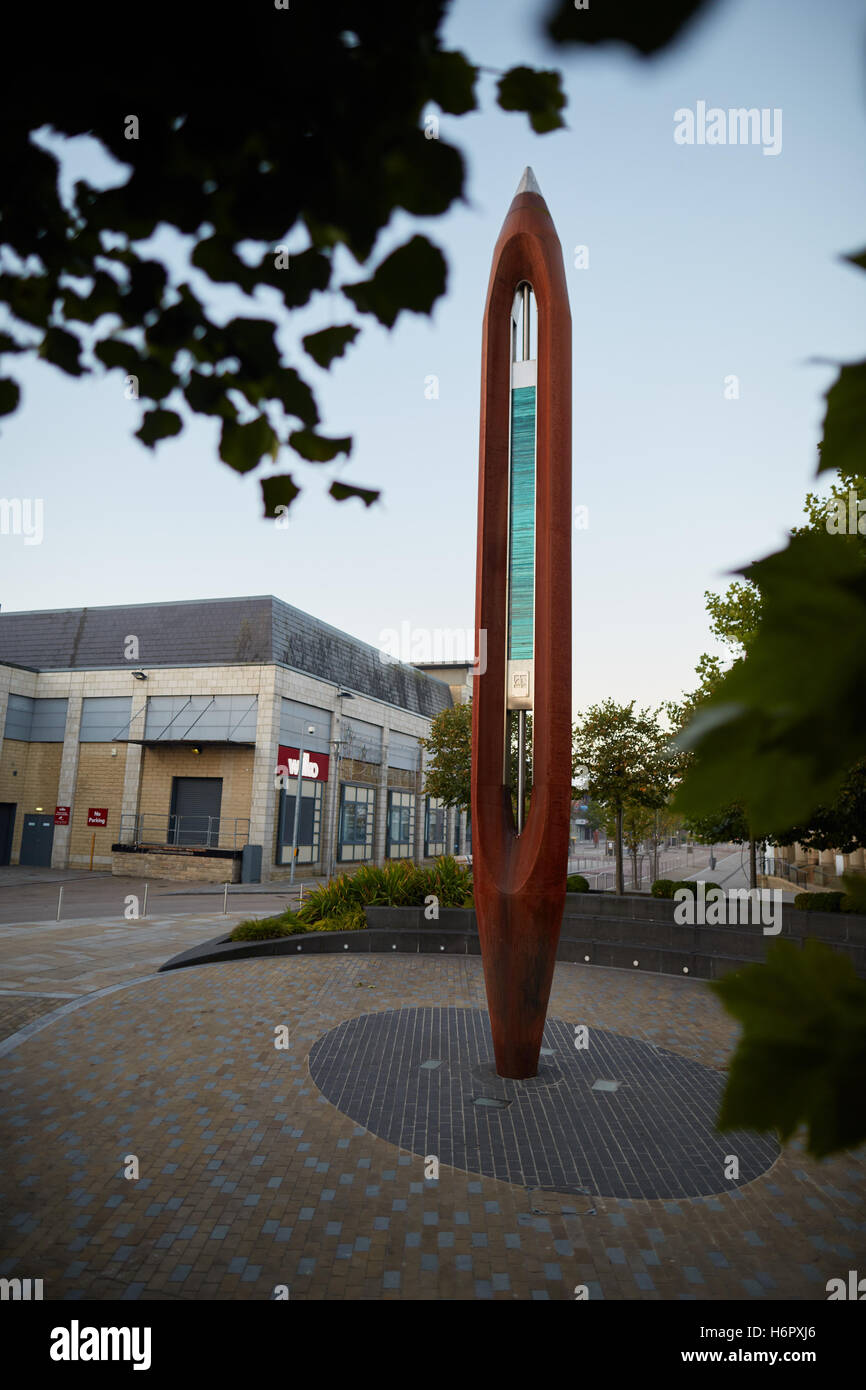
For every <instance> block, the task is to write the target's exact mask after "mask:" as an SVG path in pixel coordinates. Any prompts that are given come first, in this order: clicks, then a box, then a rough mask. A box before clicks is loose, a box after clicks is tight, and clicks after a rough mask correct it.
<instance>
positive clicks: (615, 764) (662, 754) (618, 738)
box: [572, 699, 672, 894]
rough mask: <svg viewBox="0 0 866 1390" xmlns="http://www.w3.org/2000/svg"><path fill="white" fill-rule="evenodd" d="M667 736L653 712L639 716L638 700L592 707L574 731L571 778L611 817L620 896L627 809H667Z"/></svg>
mask: <svg viewBox="0 0 866 1390" xmlns="http://www.w3.org/2000/svg"><path fill="white" fill-rule="evenodd" d="M668 741H669V740H668V738H667V736H666V735H665V734H664V733H663V732H662V730H661V728H660V725H659V723H658V719H657V716H656V715H655V714H654V713H653V712H652V711H650V710H647V709H645V710H641V711H640V712H639V713H635V709H634V700H632V701H631V702H630V704H627V705H618V704H617V703H616V701H614V700H610V699H608V700H604V701H603V702H602V703H601V704H600V705H592V706H591V707H590V708H589V709H588V710H587V711H586V713H585V714H584V716H583V718H582V719H580V720H579V721H578V722H577V723H576V724H575V726H574V734H573V750H572V777H573V779H575V780H577V778H578V777H580V785H584V786H585V787H586V790H587V792H588V794H589V795H590V796H591V797H592V798H593V799H594V800H596V801H599V802H601V803H602V804H603V805H604V806H605V807H606V809H607V811H608V813H609V814H610V816H611V817H612V820H613V826H614V838H615V844H616V891H617V893H618V894H622V893H623V892H624V882H623V834H624V829H623V825H624V818H625V815H626V811H627V810H628V809H635V808H637V807H643V808H651V807H655V806H661V805H663V804H664V802H665V800H666V799H667V796H668V794H669V792H670V785H671V776H672V765H671V763H670V760H669V759H668V757H667V753H666V750H667V744H668Z"/></svg>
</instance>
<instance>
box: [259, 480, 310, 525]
mask: <svg viewBox="0 0 866 1390" xmlns="http://www.w3.org/2000/svg"><path fill="white" fill-rule="evenodd" d="M261 484H262V498H263V500H264V504H265V516H276V514H277V507H290V506H291V505H292V503H293V502H294V500H295V498H296V497H297V496H298V494H299V493H300V491H301V489H300V488H299V487H296V486H295V483H294V480H293V479H292V475H291V474H290V473H283V474H281V475H280V476H279V477H276V478H262V480H261ZM281 515H282V513H281Z"/></svg>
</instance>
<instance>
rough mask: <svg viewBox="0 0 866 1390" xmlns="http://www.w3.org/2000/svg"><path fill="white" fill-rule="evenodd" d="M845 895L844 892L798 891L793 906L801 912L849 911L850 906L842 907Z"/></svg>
mask: <svg viewBox="0 0 866 1390" xmlns="http://www.w3.org/2000/svg"><path fill="white" fill-rule="evenodd" d="M846 896H847V895H846V894H845V893H798V894H797V896H796V898H795V899H794V906H795V907H799V908H801V909H802V911H803V912H842V911H849V912H850V910H851V909H850V908H843V903H844V900H845V898H846Z"/></svg>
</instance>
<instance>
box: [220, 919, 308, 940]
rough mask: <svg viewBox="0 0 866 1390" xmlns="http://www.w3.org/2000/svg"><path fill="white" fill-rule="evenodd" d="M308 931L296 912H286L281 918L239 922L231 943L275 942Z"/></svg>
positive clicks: (230, 937) (232, 934) (230, 938)
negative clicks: (280, 938)
mask: <svg viewBox="0 0 866 1390" xmlns="http://www.w3.org/2000/svg"><path fill="white" fill-rule="evenodd" d="M306 930H307V928H306V926H305V925H304V923H303V922H300V921H299V920H298V918H297V916H296V914H295V913H294V912H285V913H283V914H282V915H281V916H279V917H259V918H258V919H256V918H251V919H250V920H248V921H246V922H238V924H237V926H236V927H235V929H234V931H233V932H232V933H231V935H230V936H229V941H273V940H276V939H277V938H278V937H281V936H297V935H298V934H299V933H300V932H305V931H306Z"/></svg>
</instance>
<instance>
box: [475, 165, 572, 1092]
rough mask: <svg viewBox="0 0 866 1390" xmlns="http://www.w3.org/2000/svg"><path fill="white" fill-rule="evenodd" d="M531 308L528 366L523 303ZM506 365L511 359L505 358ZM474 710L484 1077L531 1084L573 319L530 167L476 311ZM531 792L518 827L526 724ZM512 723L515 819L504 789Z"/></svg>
mask: <svg viewBox="0 0 866 1390" xmlns="http://www.w3.org/2000/svg"><path fill="white" fill-rule="evenodd" d="M533 302H534V305H535V338H536V355H535V357H534V358H533V357H532V356H531V352H532V316H531V305H532V304H533ZM518 353H519V355H518ZM482 632H485V633H486V653H487V661H486V668H485V669H484V673H483V674H482V675H479V676H476V678H475V691H474V699H473V712H472V827H473V873H474V880H475V906H476V911H477V915H478V929H479V934H480V938H481V953H482V959H483V963H484V978H485V984H486V988H487V1000H488V1007H489V1011H490V1021H491V1027H492V1031H493V1045H494V1051H495V1054H496V1069H497V1071H498V1073H499V1075H500V1076H507V1077H512V1078H515V1079H519V1078H523V1077H529V1076H534V1075H535V1074H536V1072H537V1070H538V1058H539V1053H540V1049H541V1039H542V1035H543V1031H544V1020H545V1017H546V1014H547V1005H548V1000H549V998H550V987H551V983H552V980H553V970H554V966H555V963H556V948H557V944H558V941H559V933H560V927H561V924H562V911H563V907H564V903H565V878H566V873H567V868H568V822H569V813H570V806H571V315H570V313H569V308H568V294H567V290H566V285H565V269H564V266H563V261H562V251H561V248H560V245H559V240H558V238H557V236H556V231H555V228H554V226H553V222H552V220H551V217H550V213H549V212H548V210H547V205H546V203H545V202H544V199H543V198H542V196H541V192H540V189H539V188H538V185H537V183H536V181H535V178H534V175H533V173H532V170H531V169H527V170H526V172H525V173H524V175H523V178H522V179H521V182H520V185H519V187H518V190H517V193H516V195H515V197H514V200H513V202H512V204H511V207H510V208H509V211H508V215H507V217H506V219H505V223H504V225H503V227H502V231H501V232H500V235H499V240H498V241H497V244H496V249H495V251H494V254H493V267H492V270H491V273H490V282H489V286H488V291H487V303H486V305H485V310H484V332H483V346H482V364H481V449H480V467H479V492H478V567H477V588H476V640H477V649H478V650H479V651H480V650H481V640H482V639H481V637H480V634H481V633H482ZM529 710H531V711H532V713H533V729H532V787H531V793H530V799H529V811H528V814H527V815H526V818H525V821H524V806H525V801H526V797H525V775H526V746H525V745H526V737H525V734H526V714H527V712H528V711H529ZM511 711H517V725H518V727H517V735H518V759H517V787H516V794H517V796H516V808H514V809H512V788H511V786H510V785H509V783H510V776H509V771H508V769H509V766H510V756H509V742H510V729H511V724H510V712H511Z"/></svg>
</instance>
